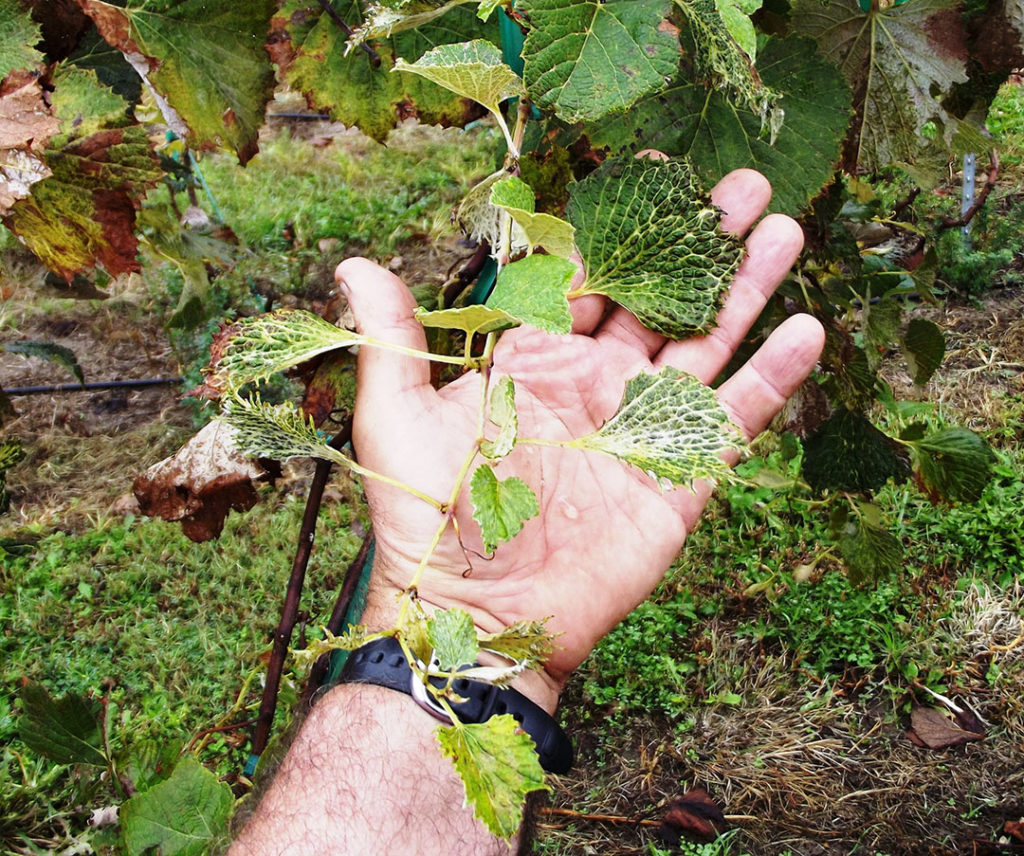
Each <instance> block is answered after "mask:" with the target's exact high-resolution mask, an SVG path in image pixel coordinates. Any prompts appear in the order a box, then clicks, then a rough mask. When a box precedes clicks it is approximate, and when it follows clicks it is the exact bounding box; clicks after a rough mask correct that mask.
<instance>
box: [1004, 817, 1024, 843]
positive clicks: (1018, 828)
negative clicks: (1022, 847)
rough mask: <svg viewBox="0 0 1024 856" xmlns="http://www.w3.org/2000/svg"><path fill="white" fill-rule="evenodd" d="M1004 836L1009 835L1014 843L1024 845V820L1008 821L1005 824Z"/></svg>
mask: <svg viewBox="0 0 1024 856" xmlns="http://www.w3.org/2000/svg"><path fill="white" fill-rule="evenodd" d="M1003 835H1008V836H1010V838H1012V839H1013V840H1014V841H1019V842H1021V843H1022V844H1024V818H1021V819H1020V820H1008V821H1006V823H1004V824H1003Z"/></svg>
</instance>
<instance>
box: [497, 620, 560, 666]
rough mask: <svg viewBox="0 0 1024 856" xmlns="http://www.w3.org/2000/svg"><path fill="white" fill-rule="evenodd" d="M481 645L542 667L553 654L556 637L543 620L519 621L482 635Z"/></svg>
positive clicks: (516, 660)
mask: <svg viewBox="0 0 1024 856" xmlns="http://www.w3.org/2000/svg"><path fill="white" fill-rule="evenodd" d="M478 642H479V645H480V647H481V648H483V649H485V650H487V651H493V652H494V653H495V654H500V655H501V656H502V657H507V658H508V659H510V660H514V661H515V662H517V663H524V664H526V665H527V666H528V667H529V668H533V669H537V668H541V667H542V666H543V664H544V662H545V661H546V660H547V659H548V657H550V656H551V652H552V650H553V649H554V644H555V637H554V636H552V635H551V634H550V633H548V632H547V630H546V629H545V628H544V622H543V621H517V622H516V623H515V624H513V625H511V626H509V627H506V628H505V629H504V630H499V631H498V632H497V633H486V634H484V635H482V636H480V638H479V640H478Z"/></svg>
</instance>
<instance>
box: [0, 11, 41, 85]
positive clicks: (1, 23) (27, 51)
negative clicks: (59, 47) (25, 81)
mask: <svg viewBox="0 0 1024 856" xmlns="http://www.w3.org/2000/svg"><path fill="white" fill-rule="evenodd" d="M41 39H42V34H41V33H40V31H39V25H38V24H36V23H35V22H34V21H33V20H32V17H31V15H30V14H29V11H28V8H27V7H26V6H24V5H23V4H21V3H19V2H18V0H0V80H3V79H4V78H5V77H7V75H8V74H10V73H11V72H12V71H17V70H20V69H26V70H27V69H35V68H36V66H38V65H39V64H40V63H41V62H42V61H43V56H42V54H40V53H39V51H37V50H36V49H35V48H34V47H33V45H36V44H38V43H39V42H40V41H41Z"/></svg>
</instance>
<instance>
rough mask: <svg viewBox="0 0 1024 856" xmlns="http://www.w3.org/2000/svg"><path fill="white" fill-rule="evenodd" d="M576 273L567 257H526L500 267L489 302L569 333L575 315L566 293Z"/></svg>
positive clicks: (526, 320) (523, 319) (542, 326)
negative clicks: (570, 311)
mask: <svg viewBox="0 0 1024 856" xmlns="http://www.w3.org/2000/svg"><path fill="white" fill-rule="evenodd" d="M575 275H576V265H575V264H573V263H572V262H571V261H569V260H568V259H562V258H559V257H558V256H541V255H532V256H527V257H526V258H525V259H520V260H519V261H517V262H512V264H510V265H507V266H506V267H503V268H502V269H501V272H500V273H499V274H498V282H497V284H496V285H495V286H494V292H493V293H492V294H491V298H490V300H489V301H488V305H489V306H490V307H491V308H492V309H500V310H501V311H502V312H505V313H507V314H508V315H510V316H512V317H513V318H515V319H516V320H518V321H520V322H522V323H523V324H531V325H533V326H534V327H539V328H540V329H541V330H546V331H547V332H548V333H568V332H569V331H570V330H571V329H572V316H571V315H570V314H569V301H568V299H567V298H566V296H565V295H566V292H567V291H568V289H569V283H570V282H572V278H573V277H574V276H575Z"/></svg>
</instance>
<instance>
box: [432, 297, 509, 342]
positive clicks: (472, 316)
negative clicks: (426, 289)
mask: <svg viewBox="0 0 1024 856" xmlns="http://www.w3.org/2000/svg"><path fill="white" fill-rule="evenodd" d="M415 315H416V320H417V321H419V322H420V324H422V325H423V326H424V327H439V328H441V329H444V330H465V331H466V335H467V336H475V335H477V334H480V335H486V334H487V333H496V332H497V331H499V330H507V329H509V328H510V327H518V326H519V322H518V321H517V320H516V319H515V318H513V317H512V316H511V315H509V314H508V313H507V312H502V311H501V310H500V309H495V308H494V307H493V306H483V305H482V304H479V303H477V304H473V305H472V306H460V307H458V308H456V309H435V310H433V311H431V312H428V311H426V310H424V309H419V308H418V309H417V310H416V313H415Z"/></svg>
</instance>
